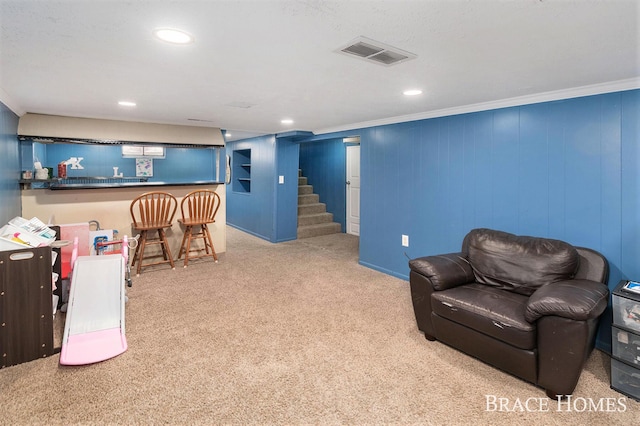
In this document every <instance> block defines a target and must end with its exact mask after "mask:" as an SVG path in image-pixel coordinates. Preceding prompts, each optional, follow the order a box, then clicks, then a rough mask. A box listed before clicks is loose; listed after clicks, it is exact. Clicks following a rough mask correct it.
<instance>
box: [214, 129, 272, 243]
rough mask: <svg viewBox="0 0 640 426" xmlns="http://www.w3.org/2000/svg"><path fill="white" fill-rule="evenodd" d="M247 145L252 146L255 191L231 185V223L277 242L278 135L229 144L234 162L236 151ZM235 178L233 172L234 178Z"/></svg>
mask: <svg viewBox="0 0 640 426" xmlns="http://www.w3.org/2000/svg"><path fill="white" fill-rule="evenodd" d="M246 149H250V150H251V192H239V191H236V190H234V185H233V184H232V185H229V186H227V223H228V224H229V225H231V226H234V227H236V228H238V229H242V230H244V231H246V232H249V233H251V234H253V235H256V236H258V237H261V238H263V239H265V240H268V241H273V242H275V240H276V230H275V226H276V225H275V222H274V220H275V219H274V218H275V217H276V216H275V211H276V207H277V203H276V198H277V197H276V191H275V186H274V181H277V174H276V138H275V136H273V135H269V136H262V137H257V138H252V139H246V140H242V141H236V142H227V144H226V153H227V155H230V156H231V163H232V164H233V157H234V155H235V154H234V152H235V151H238V150H246ZM234 178H235V176H234V175H232V176H231V180H232V181H233V179H234Z"/></svg>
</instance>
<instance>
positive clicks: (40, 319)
mask: <svg viewBox="0 0 640 426" xmlns="http://www.w3.org/2000/svg"><path fill="white" fill-rule="evenodd" d="M51 253H52V249H51V247H40V248H34V249H19V250H11V251H0V321H1V322H0V356H1V360H0V368H4V367H8V366H11V365H16V364H20V363H23V362H27V361H31V360H34V359H38V358H43V357H47V356H50V355H53V353H54V352H55V351H54V347H53V306H52V286H51V281H52V272H53V270H52V265H51V260H52V259H51V256H52V254H51Z"/></svg>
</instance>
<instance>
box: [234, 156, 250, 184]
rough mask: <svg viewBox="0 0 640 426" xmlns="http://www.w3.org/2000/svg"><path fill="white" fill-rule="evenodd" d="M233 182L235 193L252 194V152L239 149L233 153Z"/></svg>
mask: <svg viewBox="0 0 640 426" xmlns="http://www.w3.org/2000/svg"><path fill="white" fill-rule="evenodd" d="M233 175H234V176H235V179H234V181H233V185H232V189H233V191H235V192H245V193H247V192H251V150H250V149H238V150H235V151H233Z"/></svg>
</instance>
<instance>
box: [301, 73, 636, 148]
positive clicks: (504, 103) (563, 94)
mask: <svg viewBox="0 0 640 426" xmlns="http://www.w3.org/2000/svg"><path fill="white" fill-rule="evenodd" d="M639 88H640V77H638V78H630V79H626V80H618V81H612V82H606V83H600V84H592V85H589V86H580V87H574V88H570V89H562V90H554V91H550V92H543V93H536V94H533V95H526V96H518V97H515V98H508V99H500V100H496V101H489V102H480V103H477V104H470V105H463V106H458V107H452V108H444V109H439V110H433V111H425V112H421V113H417V114H409V115H401V116H396V117H389V118H383V119H380V120H372V121H363V122H360V123H353V124H347V125H343V126H338V127H331V128H326V129H320V130H315V131H314V132H313V133H314V134H316V135H321V134H326V133H335V132H343V131H346V130H354V129H363V128H368V127H376V126H384V125H388V124H397V123H404V122H408V121H416V120H425V119H428V118H437V117H447V116H450V115H458V114H468V113H472V112H480V111H488V110H492V109H499V108H508V107H514V106H522V105H530V104H536V103H541V102H550V101H558V100H563V99H571V98H580V97H583V96H592V95H601V94H605V93H613V92H622V91H625V90H634V89H639Z"/></svg>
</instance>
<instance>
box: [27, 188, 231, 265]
mask: <svg viewBox="0 0 640 426" xmlns="http://www.w3.org/2000/svg"><path fill="white" fill-rule="evenodd" d="M155 184H156V186H151V187H145V186H142V187H141V186H135V187H105V188H100V189H96V188H89V189H78V188H73V189H67V190H64V191H62V190H61V191H53V190H42V189H23V190H22V197H21V199H22V216H23V217H29V218H30V217H38V218H39V219H40V220H42V221H43V222H45V223H46V222H49V221H50V223H52V224H56V225H57V224H68V223H79V222H88V221H91V220H96V221H98V223H99V224H100V227H101V228H102V229H116V230H118V233H119V235H121V236H122V235H128V236H135V233H134V231H133V230H132V229H131V213H130V211H129V208H130V205H131V201H132V200H133V199H134V198H135V197H137V196H138V195H140V194H141V193H143V192H147V191H153V190H161V191H166V192H170V193H171V194H173V195H174V196H175V197H176V198H177V199H178V209H177V210H176V216H175V218H174V221H173V227H172V228H171V229H170V230H168V232H167V238H168V239H169V245H170V248H171V252H172V254H173V255H174V258H175V257H176V256H177V255H178V250H179V248H180V242H181V241H182V236H183V231H184V230H183V229H182V226H181V225H180V224H179V223H178V221H177V219H178V218H179V217H180V206H179V204H180V202H181V201H182V198H183V197H184V196H185V195H186V194H187V193H189V192H190V191H194V190H196V189H203V188H207V189H212V190H214V191H216V192H217V193H218V195H220V200H221V205H220V209H219V210H218V214H217V216H216V222H215V223H214V224H212V225H209V229H210V231H211V236H212V238H213V244H214V247H215V249H216V252H218V253H222V252H225V251H226V227H225V224H226V221H227V220H226V186H225V185H224V184H214V183H195V184H194V183H193V182H192V183H188V184H187V183H182V184H181V183H166V182H165V183H160V182H155ZM157 185H160V186H157Z"/></svg>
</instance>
